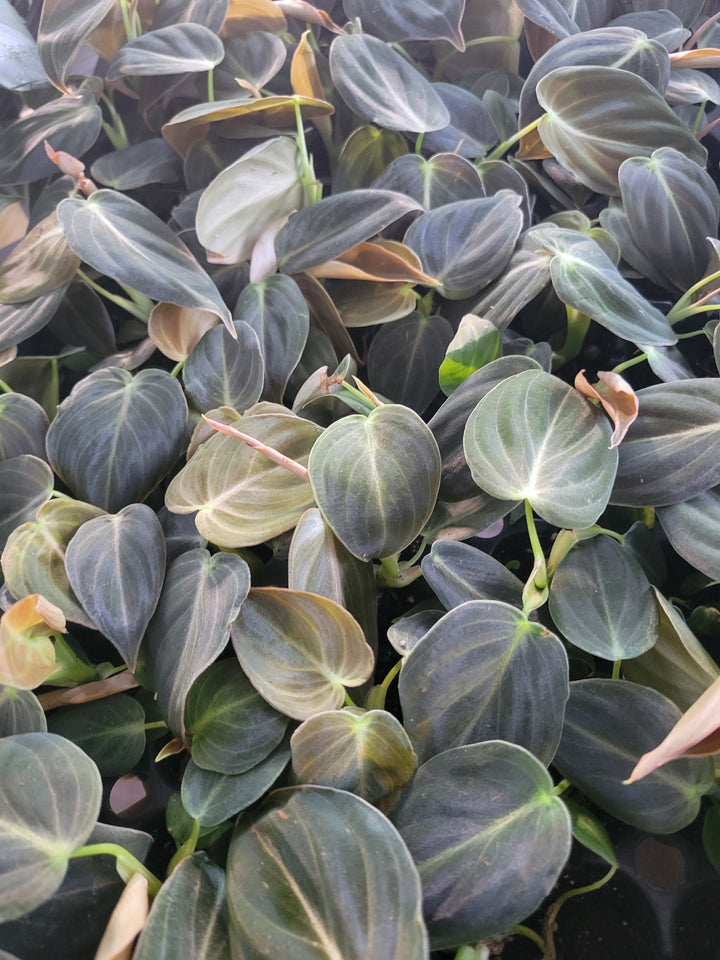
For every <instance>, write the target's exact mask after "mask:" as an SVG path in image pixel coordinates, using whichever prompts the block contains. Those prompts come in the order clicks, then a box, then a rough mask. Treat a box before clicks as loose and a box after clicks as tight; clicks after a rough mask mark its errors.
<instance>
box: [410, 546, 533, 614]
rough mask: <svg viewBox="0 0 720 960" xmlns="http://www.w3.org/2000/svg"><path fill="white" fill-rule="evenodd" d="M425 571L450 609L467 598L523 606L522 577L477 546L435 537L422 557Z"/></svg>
mask: <svg viewBox="0 0 720 960" xmlns="http://www.w3.org/2000/svg"><path fill="white" fill-rule="evenodd" d="M422 572H423V577H424V578H425V580H426V582H427V583H428V585H429V586H430V587H431V588H432V590H433V593H435V595H436V596H437V598H438V600H439V601H440V602H441V603H442V604H443V606H444V607H445V608H446V609H448V610H451V609H452V608H453V607H458V606H460V604H461V603H465V602H466V601H467V600H501V601H502V602H503V603H509V604H511V605H512V606H515V607H522V591H523V583H522V580H520V579H518V577H516V576H515V574H514V573H511V572H510V570H508V568H507V567H506V566H504V565H503V564H502V563H500V561H499V560H496V559H495V558H494V557H491V556H490V554H489V553H485V552H484V551H483V550H481V549H479V548H478V547H474V546H472V545H471V544H469V543H457V542H456V541H454V540H436V541H435V543H433V545H432V549H431V550H430V553H429V554H427V555H426V556H425V557H423V560H422Z"/></svg>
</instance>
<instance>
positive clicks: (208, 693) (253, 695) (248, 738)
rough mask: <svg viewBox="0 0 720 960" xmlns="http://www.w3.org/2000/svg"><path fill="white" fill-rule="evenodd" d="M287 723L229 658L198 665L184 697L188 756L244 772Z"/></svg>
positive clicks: (204, 763) (198, 762) (219, 768)
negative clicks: (189, 741)
mask: <svg viewBox="0 0 720 960" xmlns="http://www.w3.org/2000/svg"><path fill="white" fill-rule="evenodd" d="M287 723H288V721H287V717H286V716H284V715H283V714H281V713H278V712H277V711H276V710H274V709H273V708H272V707H271V706H270V705H269V704H268V703H267V702H266V701H265V700H263V698H262V697H261V696H260V694H259V693H258V692H257V691H256V690H255V688H254V687H253V686H252V684H251V683H250V681H249V680H248V678H247V677H246V676H245V674H244V673H243V672H242V670H241V668H240V664H239V663H238V662H237V660H234V659H231V660H218V661H217V663H213V664H212V665H211V666H209V667H208V668H207V670H205V671H203V673H202V674H200V676H199V677H198V678H197V680H196V681H195V682H194V683H193V685H192V687H191V689H190V692H189V694H188V697H187V701H186V703H185V726H186V728H187V731H188V733H189V734H190V735H191V737H192V757H193V761H194V762H195V764H196V765H197V766H198V767H202V768H204V769H206V770H214V771H216V772H218V773H226V774H237V773H244V772H245V771H246V770H249V769H250V768H251V767H254V766H256V765H257V764H258V763H260V762H261V761H263V760H264V759H265V758H266V757H267V756H268V755H269V754H270V753H271V751H272V750H274V749H275V747H276V746H277V745H278V744H279V743H280V741H281V740H282V738H283V735H284V733H285V728H286V727H287ZM239 809H240V807H238V810H239ZM233 812H237V811H233Z"/></svg>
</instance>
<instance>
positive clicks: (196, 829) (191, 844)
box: [166, 820, 200, 877]
mask: <svg viewBox="0 0 720 960" xmlns="http://www.w3.org/2000/svg"><path fill="white" fill-rule="evenodd" d="M199 839H200V821H199V820H193V825H192V830H191V831H190V836H189V837H188V838H187V840H186V841H185V843H183V844H182V845H181V846H179V847H178V848H177V850H176V851H175V854H174V855H173V857H172V859H171V860H170V863H169V864H168V868H167V874H166V876H168V877H169V876H170V874H171V873H172V872H173V870H174V869H175V867H176V866H177V865H178V864H179V863H180V862H181V861H182V860H186V859H187V858H188V857H191V856H192V855H193V854H194V853H195V848H196V847H197V842H198V840H199Z"/></svg>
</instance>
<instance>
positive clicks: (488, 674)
mask: <svg viewBox="0 0 720 960" xmlns="http://www.w3.org/2000/svg"><path fill="white" fill-rule="evenodd" d="M428 677H432V678H433V680H432V683H430V684H428ZM398 689H399V693H400V703H401V705H402V710H403V717H404V722H405V729H406V730H407V732H408V734H409V735H410V739H411V740H412V742H413V746H414V747H415V750H416V751H417V754H418V757H419V758H420V760H421V761H424V760H427V759H428V758H429V757H432V756H434V755H436V754H439V753H441V752H442V751H443V750H449V749H450V748H451V747H458V746H463V745H464V744H467V743H477V742H479V741H483V740H497V739H501V740H507V741H509V742H511V743H516V744H519V745H520V746H522V747H525V748H526V749H527V750H529V751H530V752H531V753H534V754H535V755H536V756H537V757H538V759H539V760H541V761H542V762H543V763H545V764H548V763H550V761H551V760H552V758H553V755H554V753H555V749H556V748H557V745H558V741H559V740H560V732H561V730H562V723H563V714H564V711H565V701H566V700H567V696H568V663H567V655H566V653H565V649H564V647H563V645H562V643H561V642H560V641H559V640H558V638H557V637H556V636H555V635H554V634H552V633H550V631H549V630H547V629H546V628H545V627H543V626H541V625H540V624H539V623H530V622H529V621H528V619H527V618H526V617H525V615H524V614H523V613H522V612H521V611H520V610H518V609H516V608H515V607H512V606H510V605H509V604H507V603H501V602H499V601H497V600H471V601H469V602H467V603H463V604H461V605H460V606H458V607H455V608H454V609H452V610H451V611H450V612H449V613H447V614H446V615H445V616H444V617H443V618H442V619H441V620H439V621H438V622H437V623H436V624H435V626H434V627H431V628H430V630H428V632H427V633H426V634H425V636H424V637H423V638H422V640H421V641H420V642H419V643H418V644H417V645H416V646H415V647H414V648H413V650H412V652H411V653H409V654H408V656H407V657H406V659H405V661H404V662H403V667H402V672H401V673H400V680H399V684H398Z"/></svg>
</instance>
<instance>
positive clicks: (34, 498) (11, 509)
mask: <svg viewBox="0 0 720 960" xmlns="http://www.w3.org/2000/svg"><path fill="white" fill-rule="evenodd" d="M53 484H54V477H53V473H52V470H51V469H50V467H49V466H48V465H47V464H46V463H45V461H44V460H39V459H38V458H37V457H33V456H32V455H31V454H29V453H23V454H21V455H20V456H19V457H12V458H11V459H10V460H0V550H2V548H3V547H4V546H5V544H6V543H7V539H8V537H9V536H10V534H11V533H12V532H13V530H15V528H16V527H19V526H20V524H22V523H27V522H28V521H31V520H34V519H35V517H36V516H37V512H38V510H39V509H40V507H41V506H42V505H43V504H44V503H47V501H48V500H49V499H50V494H51V493H52V489H53Z"/></svg>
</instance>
